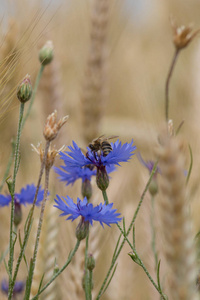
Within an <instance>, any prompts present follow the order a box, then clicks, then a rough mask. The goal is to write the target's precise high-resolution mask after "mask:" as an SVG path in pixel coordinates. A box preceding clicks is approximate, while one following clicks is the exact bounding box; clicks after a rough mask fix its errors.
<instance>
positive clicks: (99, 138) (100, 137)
mask: <svg viewBox="0 0 200 300" xmlns="http://www.w3.org/2000/svg"><path fill="white" fill-rule="evenodd" d="M104 136H105V134H102V135H100V136H99V137H98V138H96V139H94V140H92V143H94V142H96V141H98V140H99V141H100V140H101V139H102V137H104Z"/></svg>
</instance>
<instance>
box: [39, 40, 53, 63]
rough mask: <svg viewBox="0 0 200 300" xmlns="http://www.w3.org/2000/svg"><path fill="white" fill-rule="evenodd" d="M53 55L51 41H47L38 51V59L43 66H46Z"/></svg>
mask: <svg viewBox="0 0 200 300" xmlns="http://www.w3.org/2000/svg"><path fill="white" fill-rule="evenodd" d="M53 56H54V53H53V43H52V41H47V42H46V44H45V45H44V46H43V47H42V48H41V49H40V51H39V60H40V62H41V64H42V65H43V66H46V65H48V64H49V63H50V62H51V61H52V59H53Z"/></svg>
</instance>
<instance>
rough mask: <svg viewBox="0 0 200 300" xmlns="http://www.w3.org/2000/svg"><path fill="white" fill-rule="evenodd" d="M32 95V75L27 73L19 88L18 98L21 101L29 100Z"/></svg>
mask: <svg viewBox="0 0 200 300" xmlns="http://www.w3.org/2000/svg"><path fill="white" fill-rule="evenodd" d="M31 95H32V85H31V80H30V76H29V75H28V74H27V75H26V76H25V77H24V79H23V80H22V82H21V83H20V85H19V86H18V88H17V98H18V99H19V101H20V102H22V103H25V102H27V101H28V100H29V99H30V98H31Z"/></svg>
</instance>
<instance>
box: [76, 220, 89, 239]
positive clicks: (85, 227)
mask: <svg viewBox="0 0 200 300" xmlns="http://www.w3.org/2000/svg"><path fill="white" fill-rule="evenodd" d="M88 232H89V221H87V222H84V220H83V219H81V221H80V222H79V224H78V226H77V227H76V238H77V240H79V241H81V240H83V239H85V238H86V236H87V235H88Z"/></svg>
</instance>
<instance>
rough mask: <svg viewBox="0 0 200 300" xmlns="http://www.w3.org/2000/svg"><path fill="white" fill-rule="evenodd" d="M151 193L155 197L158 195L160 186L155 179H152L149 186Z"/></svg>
mask: <svg viewBox="0 0 200 300" xmlns="http://www.w3.org/2000/svg"><path fill="white" fill-rule="evenodd" d="M149 193H150V194H151V196H155V195H156V194H157V193H158V184H157V180H156V179H155V178H153V179H152V181H151V183H150V185H149Z"/></svg>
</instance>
